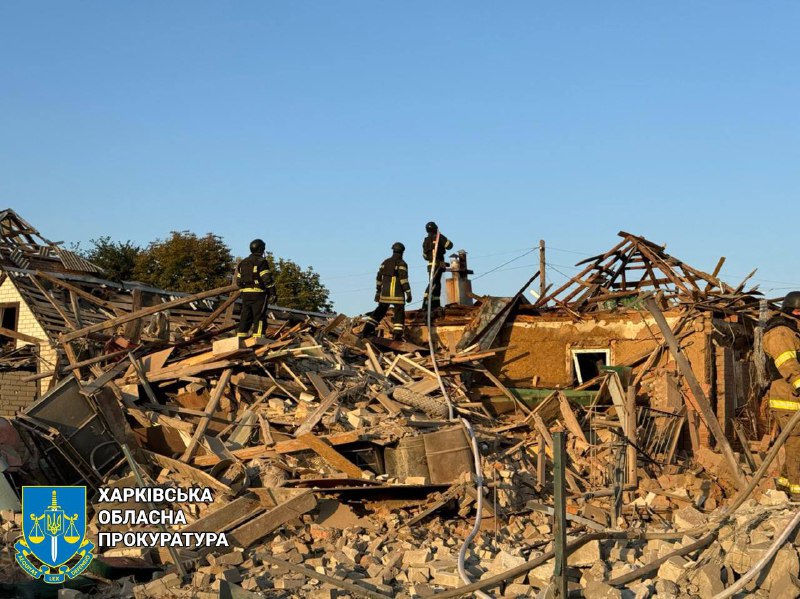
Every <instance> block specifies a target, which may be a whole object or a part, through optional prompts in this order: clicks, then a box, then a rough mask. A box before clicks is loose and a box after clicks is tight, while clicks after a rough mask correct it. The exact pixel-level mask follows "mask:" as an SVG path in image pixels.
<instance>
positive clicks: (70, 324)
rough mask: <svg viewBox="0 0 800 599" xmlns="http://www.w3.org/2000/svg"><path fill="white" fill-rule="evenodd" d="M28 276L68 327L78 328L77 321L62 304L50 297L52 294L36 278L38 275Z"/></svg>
mask: <svg viewBox="0 0 800 599" xmlns="http://www.w3.org/2000/svg"><path fill="white" fill-rule="evenodd" d="M28 278H29V279H30V280H31V283H33V285H34V287H36V289H38V290H39V293H41V294H42V295H43V296H44V299H46V300H47V301H48V302H50V305H51V306H53V308H54V309H55V311H56V312H58V315H59V316H60V317H61V319H62V320H63V321H64V322H65V323H66V325H67V327H68V328H70V329H73V330H74V329H75V328H77V327H76V326H75V323H74V322H73V321H72V319H71V318H70V317H69V316H68V315H67V313H66V312H64V310H62V308H61V306H59V305H58V304H57V303H56V302H55V301H54V300H53V298H52V297H50V294H49V293H48V292H47V289H45V288H44V287H42V284H41V283H40V282H39V281H37V280H36V277H34V276H33V275H32V274H29V275H28Z"/></svg>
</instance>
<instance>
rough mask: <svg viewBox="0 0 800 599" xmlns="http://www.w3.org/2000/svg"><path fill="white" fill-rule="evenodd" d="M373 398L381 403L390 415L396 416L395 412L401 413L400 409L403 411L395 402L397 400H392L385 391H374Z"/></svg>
mask: <svg viewBox="0 0 800 599" xmlns="http://www.w3.org/2000/svg"><path fill="white" fill-rule="evenodd" d="M375 399H377V400H378V401H379V402H380V404H381V405H382V406H383V407H384V408H386V410H387V411H388V412H389V413H390V414H391V415H392V416H396V415H397V414H401V413H402V411H403V410H402V409H401V408H400V406H399V405H398V404H397V402H396V401H394V400H392V399H389V396H388V395H386V393H383V392H381V393H376V394H375Z"/></svg>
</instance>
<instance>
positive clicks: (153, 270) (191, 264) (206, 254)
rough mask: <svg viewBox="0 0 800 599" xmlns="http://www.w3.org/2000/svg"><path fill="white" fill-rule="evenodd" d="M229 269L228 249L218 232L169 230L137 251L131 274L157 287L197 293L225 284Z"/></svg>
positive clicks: (230, 261)
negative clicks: (204, 233)
mask: <svg viewBox="0 0 800 599" xmlns="http://www.w3.org/2000/svg"><path fill="white" fill-rule="evenodd" d="M232 270H233V257H232V256H231V251H230V248H228V246H227V245H225V242H224V241H222V238H221V237H219V236H218V235H214V234H213V233H207V234H206V235H204V236H202V237H199V236H198V235H196V234H195V233H192V232H190V231H172V232H171V233H170V236H169V237H168V238H167V239H164V240H161V239H157V240H156V241H153V242H151V243H150V244H149V245H148V246H147V248H145V249H144V250H143V251H142V252H141V253H140V254H139V256H138V257H137V258H136V265H135V268H134V272H133V274H134V278H135V279H136V280H138V281H141V282H143V283H147V284H149V285H153V286H154V287H159V288H160V289H169V290H170V291H183V292H185V293H198V292H200V291H205V290H207V289H213V288H214V287H223V286H225V285H227V284H229V283H230V277H231V272H232Z"/></svg>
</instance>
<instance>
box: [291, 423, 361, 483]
mask: <svg viewBox="0 0 800 599" xmlns="http://www.w3.org/2000/svg"><path fill="white" fill-rule="evenodd" d="M298 439H299V440H300V441H302V442H303V443H305V444H306V445H307V446H308V447H309V448H310V449H311V450H312V451H313V452H314V453H316V454H317V455H319V456H320V457H322V458H323V459H324V460H325V461H326V462H328V463H329V464H330V465H331V466H333V467H334V468H336V469H337V470H338V471H339V472H344V473H345V474H346V475H347V476H350V477H352V478H363V476H364V473H363V472H362V471H361V468H359V467H358V466H356V465H355V464H354V463H353V462H351V461H350V460H348V459H347V458H346V457H344V456H343V455H342V454H340V453H339V452H338V451H336V450H335V449H334V448H333V447H332V446H331V445H329V444H328V443H326V442H325V441H323V440H322V439H319V438H318V437H316V436H314V435H312V434H311V433H305V434H303V435H300V436H298Z"/></svg>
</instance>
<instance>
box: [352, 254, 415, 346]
mask: <svg viewBox="0 0 800 599" xmlns="http://www.w3.org/2000/svg"><path fill="white" fill-rule="evenodd" d="M405 251H406V246H404V245H403V244H402V243H400V242H399V241H398V242H396V243H395V244H394V245H393V246H392V257H391V258H387V259H386V260H384V261H383V263H382V264H381V267H380V269H379V270H378V278H377V280H376V281H375V287H376V289H375V301H376V302H378V307H377V308H375V310H373V311H372V312H370V314H369V315H368V316H367V319H366V320H367V324H365V325H364V329H363V330H362V331H361V336H362V337H372V336H373V335H374V334H375V328H376V327H377V326H378V323H379V322H380V321H381V319H382V318H383V317H384V316H386V313H387V312H388V311H389V306H392V307H393V308H394V314H393V315H392V337H393V338H394V339H397V340H400V339H402V338H403V326H404V324H405V319H406V302H410V301H411V286H410V285H409V284H408V265H407V264H406V262H405V260H403V252H405Z"/></svg>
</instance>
